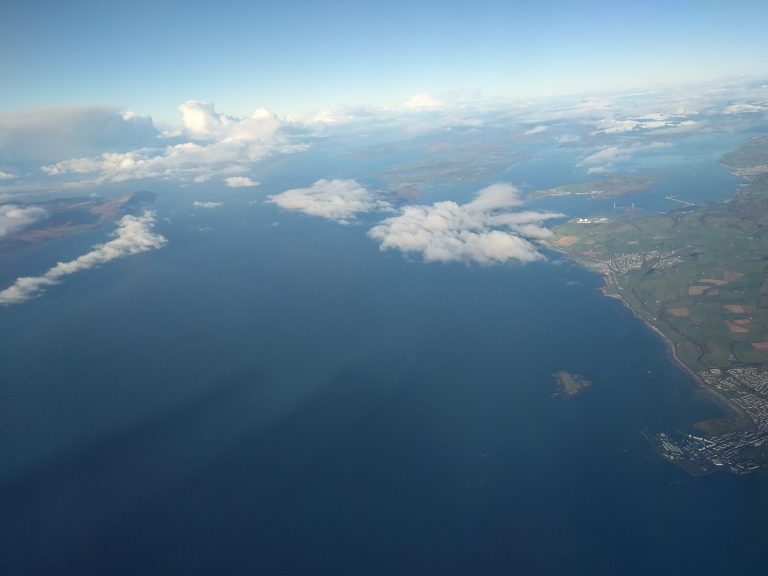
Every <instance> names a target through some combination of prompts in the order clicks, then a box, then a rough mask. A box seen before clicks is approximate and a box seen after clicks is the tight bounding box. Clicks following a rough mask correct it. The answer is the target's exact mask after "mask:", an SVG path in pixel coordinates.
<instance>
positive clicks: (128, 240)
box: [0, 210, 166, 305]
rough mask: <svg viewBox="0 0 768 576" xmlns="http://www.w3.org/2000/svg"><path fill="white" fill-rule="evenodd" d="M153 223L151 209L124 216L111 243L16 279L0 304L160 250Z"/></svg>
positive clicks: (2, 294) (160, 240) (21, 299)
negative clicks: (135, 255)
mask: <svg viewBox="0 0 768 576" xmlns="http://www.w3.org/2000/svg"><path fill="white" fill-rule="evenodd" d="M154 224H155V214H154V212H152V211H150V210H147V211H145V212H144V213H143V214H142V215H140V216H131V215H127V216H123V217H122V218H121V219H120V221H119V222H118V226H117V230H115V232H114V233H113V234H112V236H113V239H112V240H110V241H109V242H105V243H104V244H97V245H96V246H94V247H93V250H91V251H90V252H88V253H86V254H83V255H82V256H79V257H77V258H75V259H74V260H70V261H69V262H59V263H58V264H56V266H54V267H53V268H51V269H49V270H48V271H47V272H46V273H45V274H43V275H41V276H25V277H21V278H17V279H16V281H15V282H14V283H13V285H11V286H10V287H9V288H6V289H5V290H3V291H0V304H5V305H10V304H19V303H21V302H24V301H26V300H29V299H30V298H34V297H35V296H38V295H40V294H41V293H42V292H44V291H45V289H46V288H47V287H48V286H53V285H54V284H58V283H59V282H60V281H61V279H62V278H64V277H65V276H69V275H70V274H74V273H76V272H81V271H83V270H88V269H90V268H94V267H97V266H101V265H102V264H106V263H107V262H111V261H112V260H117V259H118V258H125V257H126V256H131V255H133V254H139V253H140V252H146V251H148V250H156V249H158V248H161V247H162V246H163V245H164V244H165V243H166V239H165V237H164V236H162V235H160V234H156V233H154V232H153V231H152V229H153V227H154Z"/></svg>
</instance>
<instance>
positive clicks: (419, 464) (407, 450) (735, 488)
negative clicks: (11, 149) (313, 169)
mask: <svg viewBox="0 0 768 576" xmlns="http://www.w3.org/2000/svg"><path fill="white" fill-rule="evenodd" d="M270 186H271V184H270V183H269V182H266V183H265V187H266V189H265V190H255V191H252V190H248V191H245V190H244V191H226V192H225V196H224V198H225V206H224V207H223V208H221V209H219V210H215V211H192V210H191V209H190V204H191V200H192V199H193V198H195V199H197V198H198V197H200V194H197V193H195V195H191V196H188V195H186V194H188V192H187V191H181V192H177V193H173V194H171V193H167V194H164V195H162V196H161V197H160V198H159V200H158V213H159V215H160V217H161V218H163V217H169V218H170V219H171V222H165V221H163V220H161V222H160V224H159V225H158V229H159V231H161V232H162V233H163V234H165V235H166V236H167V237H168V239H169V243H168V245H167V246H166V247H165V248H163V249H162V250H159V251H156V252H149V253H144V254H140V255H136V256H133V257H131V258H127V259H124V260H121V261H118V262H112V263H110V264H108V265H106V266H104V267H103V268H102V269H100V270H92V271H88V272H85V273H82V274H79V275H73V276H71V277H69V278H67V281H66V282H65V283H63V284H61V285H59V286H56V287H53V288H51V289H50V290H49V291H48V292H47V293H46V295H45V296H44V297H42V298H40V299H37V300H34V301H31V302H28V303H26V304H24V305H21V306H16V307H10V308H4V309H2V310H0V338H1V339H2V342H3V343H4V344H3V346H2V347H0V365H1V366H2V367H3V368H2V386H0V454H2V459H1V460H0V519H1V520H0V573H2V574H57V575H58V574H77V575H91V574H92V575H99V576H101V575H104V574H114V575H122V574H126V575H128V574H131V575H133V574H147V575H154V574H157V575H171V574H179V575H182V574H183V575H192V574H270V575H272V574H286V575H288V574H301V575H304V574H356V575H357V574H414V575H416V574H418V575H424V574H462V575H463V574H569V575H582V574H583V575H593V574H627V575H661V574H670V575H681V574H696V575H703V574H706V575H709V574H711V575H722V574H739V575H744V574H763V573H764V566H765V562H766V560H768V552H767V551H766V549H765V547H764V542H765V541H766V538H767V537H768V498H767V497H766V494H768V481H767V480H768V479H767V478H766V477H765V476H759V475H757V476H751V477H733V476H728V475H715V476H709V477H705V478H697V479H692V478H689V477H688V476H687V475H685V474H684V473H683V472H681V471H680V470H678V469H677V468H675V467H673V466H671V465H669V464H667V463H665V462H663V461H660V460H659V459H657V458H656V457H655V456H654V455H653V453H652V452H651V450H650V449H649V446H648V445H647V443H646V442H645V441H644V439H643V438H642V436H641V434H640V432H641V430H642V429H643V427H645V426H648V427H650V429H652V430H657V429H678V428H679V429H685V428H686V427H687V426H689V425H690V424H691V422H693V421H695V420H698V419H701V418H706V417H711V416H713V415H716V414H717V413H718V412H717V408H716V407H715V406H712V405H711V404H708V403H707V402H706V401H705V399H703V398H702V397H701V396H700V394H698V393H697V392H696V390H695V389H694V388H693V387H692V385H691V383H690V382H689V381H688V380H687V379H686V377H685V375H684V374H682V373H681V372H680V371H679V370H678V369H677V368H676V367H675V366H674V365H672V363H671V362H670V361H669V359H668V358H667V356H666V353H665V350H664V346H663V344H662V343H661V342H660V341H659V340H658V339H657V338H656V337H655V336H654V335H653V334H652V333H650V332H649V331H648V330H647V329H646V328H645V327H644V326H643V324H642V323H640V322H639V321H637V320H636V319H634V318H633V317H632V316H631V315H630V314H629V313H628V311H626V310H625V309H624V308H623V307H622V306H621V305H620V304H619V303H618V302H617V301H614V300H610V299H607V298H605V297H603V296H602V295H601V294H600V293H599V292H598V288H599V286H600V280H599V278H598V277H596V276H594V275H592V274H591V273H588V272H586V271H584V270H582V269H580V268H577V267H574V266H571V265H569V264H567V263H564V262H561V261H559V260H557V259H556V257H554V256H553V257H551V258H550V260H549V261H548V262H544V263H538V264H534V265H527V266H518V265H506V266H497V267H488V268H484V267H478V266H464V265H461V264H456V265H424V264H421V263H418V262H411V261H408V260H407V259H404V258H402V257H401V256H400V255H399V254H396V253H381V252H379V251H378V248H377V246H376V244H375V243H374V242H373V241H371V240H369V239H368V238H367V237H366V235H365V232H366V229H367V226H366V225H365V223H363V224H360V225H350V226H340V225H337V224H335V223H329V222H323V221H318V220H314V219H311V218H308V217H303V216H299V215H291V214H285V213H281V212H279V211H278V210H276V209H275V208H274V207H272V206H270V205H264V204H260V205H251V204H249V203H248V202H249V201H250V200H251V199H252V198H254V197H261V195H263V194H265V193H267V192H269V191H271V190H269V187H270ZM212 193H213V191H212ZM101 234H102V235H103V234H104V231H102V232H101ZM97 236H98V233H96V232H94V234H93V237H91V236H89V235H85V236H79V237H75V238H70V239H69V240H68V241H62V244H61V245H59V246H53V245H50V244H49V245H47V246H48V247H40V248H38V249H36V250H37V251H36V252H34V253H28V254H27V255H26V256H27V258H26V259H23V260H22V259H21V258H17V259H13V258H10V257H8V263H9V266H12V267H13V268H12V269H11V268H9V269H7V270H6V271H5V272H4V274H9V275H10V274H11V272H13V273H16V272H17V271H19V270H21V269H22V268H23V269H24V270H25V271H26V272H25V273H35V272H37V271H42V270H44V269H45V268H46V267H47V266H49V265H50V264H51V260H50V257H51V256H52V254H53V252H55V251H56V250H59V251H60V250H69V251H71V252H72V253H74V254H76V253H78V251H82V250H83V248H84V246H86V245H88V244H89V243H92V242H93V241H98V240H97V239H96V237H97ZM70 243H71V244H70ZM53 261H55V259H54V260H53ZM557 370H568V371H571V372H575V373H578V374H582V375H584V376H585V377H587V378H589V379H590V380H592V381H593V382H594V384H593V386H592V388H591V389H589V390H588V391H586V392H585V393H584V394H582V395H580V396H577V397H574V398H570V399H558V398H553V397H552V394H553V392H554V391H555V382H554V379H553V377H552V373H553V372H555V371H557Z"/></svg>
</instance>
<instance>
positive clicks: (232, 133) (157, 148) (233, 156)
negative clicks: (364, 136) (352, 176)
mask: <svg viewBox="0 0 768 576" xmlns="http://www.w3.org/2000/svg"><path fill="white" fill-rule="evenodd" d="M179 111H180V113H181V122H182V127H181V128H180V129H178V130H173V131H170V132H166V133H164V134H163V135H162V137H161V138H158V137H155V138H154V139H153V140H152V141H150V142H147V144H146V145H144V146H141V147H134V148H133V149H131V150H129V151H117V150H111V151H108V152H103V153H101V154H97V155H90V156H80V157H72V156H71V155H70V156H67V157H66V158H67V159H65V160H59V161H57V162H52V163H48V164H44V165H43V166H42V167H41V170H42V171H43V172H44V173H45V174H47V175H48V176H55V177H64V178H68V179H74V183H75V184H76V185H78V186H98V185H103V184H109V183H118V182H126V181H130V180H142V179H160V180H177V181H180V182H191V183H200V182H206V181H208V180H209V179H211V178H212V177H214V176H217V177H222V178H225V182H226V183H227V185H228V186H253V185H255V183H253V181H252V180H250V179H248V178H246V177H244V176H238V174H243V173H244V172H247V171H248V170H250V169H251V168H253V166H254V164H256V163H258V162H259V161H261V160H263V159H264V158H266V157H268V156H272V155H275V154H290V153H293V152H299V151H302V150H306V149H307V145H306V144H304V143H295V142H294V141H293V139H292V138H290V137H289V136H288V135H287V134H286V131H285V130H284V128H286V126H288V123H286V122H285V121H283V120H281V119H280V118H278V117H277V116H276V115H274V114H272V113H271V112H269V111H268V110H265V109H263V108H260V109H258V110H256V111H255V112H253V113H252V114H251V115H250V116H248V117H246V118H237V117H234V116H228V115H226V114H220V113H218V112H216V110H215V108H214V107H213V104H210V103H206V102H198V101H195V100H190V101H188V102H185V103H184V104H182V105H181V106H179ZM121 118H122V121H123V123H129V124H137V123H139V119H138V117H136V116H135V115H126V114H124V115H123V116H122V117H121ZM143 121H144V120H142V122H143ZM147 121H148V122H149V123H150V125H151V119H147ZM0 125H1V124H0ZM153 130H154V127H153ZM155 135H157V132H156V131H155ZM0 143H1V142H0ZM230 182H232V183H230Z"/></svg>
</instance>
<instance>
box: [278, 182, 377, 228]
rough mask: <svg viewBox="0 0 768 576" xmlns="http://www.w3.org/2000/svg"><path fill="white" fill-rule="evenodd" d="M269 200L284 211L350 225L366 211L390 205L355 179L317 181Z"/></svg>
mask: <svg viewBox="0 0 768 576" xmlns="http://www.w3.org/2000/svg"><path fill="white" fill-rule="evenodd" d="M267 201H268V202H271V203H272V204H276V205H277V206H280V208H283V209H284V210H292V211H295V212H303V213H304V214H309V215H310V216H319V217H321V218H328V219H329V220H337V221H339V222H349V221H350V220H353V219H354V218H355V217H356V216H357V215H358V214H361V213H364V212H373V211H376V210H386V209H389V208H390V205H389V203H388V202H386V201H384V200H381V199H379V198H377V197H376V195H375V194H373V193H372V192H369V191H368V190H366V189H365V188H364V187H362V186H361V185H360V184H358V183H357V182H356V181H355V180H318V181H317V182H315V183H314V184H312V186H310V187H309V188H296V189H293V190H286V191H285V192H282V193H280V194H273V195H271V196H268V200H267Z"/></svg>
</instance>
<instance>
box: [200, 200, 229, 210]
mask: <svg viewBox="0 0 768 576" xmlns="http://www.w3.org/2000/svg"><path fill="white" fill-rule="evenodd" d="M223 205H224V204H223V203H221V202H206V201H203V200H195V201H194V202H192V206H194V207H195V208H207V209H208V210H213V209H214V208H221V207H222V206H223Z"/></svg>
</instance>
